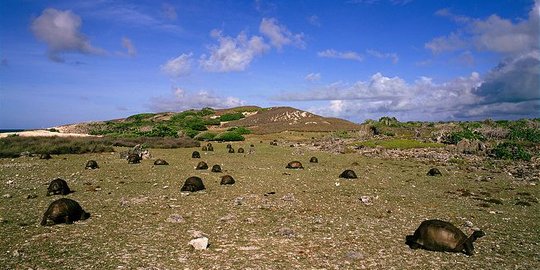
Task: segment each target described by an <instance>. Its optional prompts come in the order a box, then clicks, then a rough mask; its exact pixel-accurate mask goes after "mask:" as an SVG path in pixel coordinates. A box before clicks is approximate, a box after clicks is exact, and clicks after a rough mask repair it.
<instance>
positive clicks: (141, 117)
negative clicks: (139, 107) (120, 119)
mask: <svg viewBox="0 0 540 270" xmlns="http://www.w3.org/2000/svg"><path fill="white" fill-rule="evenodd" d="M154 115H156V114H155V113H139V114H135V115H132V116H129V117H128V118H126V120H128V121H142V120H144V119H148V118H150V117H152V116H154Z"/></svg>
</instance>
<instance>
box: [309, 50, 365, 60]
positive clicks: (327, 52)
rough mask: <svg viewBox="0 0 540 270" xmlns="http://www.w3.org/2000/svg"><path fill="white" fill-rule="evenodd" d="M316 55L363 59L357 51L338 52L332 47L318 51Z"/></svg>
mask: <svg viewBox="0 0 540 270" xmlns="http://www.w3.org/2000/svg"><path fill="white" fill-rule="evenodd" d="M317 55H318V56H319V57H326V58H337V59H345V60H354V61H362V60H363V59H364V58H363V56H362V55H361V54H359V53H357V52H353V51H346V52H338V51H336V50H334V49H328V50H324V51H321V52H318V53H317Z"/></svg>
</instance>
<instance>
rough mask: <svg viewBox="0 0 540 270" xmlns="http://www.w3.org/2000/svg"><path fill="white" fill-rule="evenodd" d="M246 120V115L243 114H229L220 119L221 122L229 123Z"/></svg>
mask: <svg viewBox="0 0 540 270" xmlns="http://www.w3.org/2000/svg"><path fill="white" fill-rule="evenodd" d="M242 118H244V115H243V114H242V113H241V112H238V113H227V114H224V115H222V116H220V117H219V120H220V121H221V122H228V121H234V120H240V119H242Z"/></svg>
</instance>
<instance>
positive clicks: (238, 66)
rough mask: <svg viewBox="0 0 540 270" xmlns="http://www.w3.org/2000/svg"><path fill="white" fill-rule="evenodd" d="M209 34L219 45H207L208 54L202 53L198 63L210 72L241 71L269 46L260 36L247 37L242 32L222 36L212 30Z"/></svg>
mask: <svg viewBox="0 0 540 270" xmlns="http://www.w3.org/2000/svg"><path fill="white" fill-rule="evenodd" d="M211 36H212V37H214V38H216V39H217V40H218V42H219V45H213V46H210V47H209V50H210V55H206V54H203V55H202V56H201V57H200V60H199V64H200V66H201V67H202V68H203V69H204V70H206V71H211V72H230V71H243V70H245V69H246V68H247V67H248V66H249V64H250V63H251V61H253V59H254V58H255V57H256V56H259V55H262V54H263V53H265V52H266V51H267V50H268V49H269V46H268V45H267V44H266V43H265V42H264V40H263V38H262V37H259V36H252V37H250V38H249V37H248V36H247V35H246V34H245V33H244V32H241V33H240V34H238V36H237V37H230V36H223V35H222V33H221V32H220V31H218V30H212V32H211Z"/></svg>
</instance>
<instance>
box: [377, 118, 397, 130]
mask: <svg viewBox="0 0 540 270" xmlns="http://www.w3.org/2000/svg"><path fill="white" fill-rule="evenodd" d="M379 123H381V124H382V125H385V126H391V127H397V126H398V125H399V121H398V120H397V118H395V117H388V116H383V117H381V118H380V119H379Z"/></svg>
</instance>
